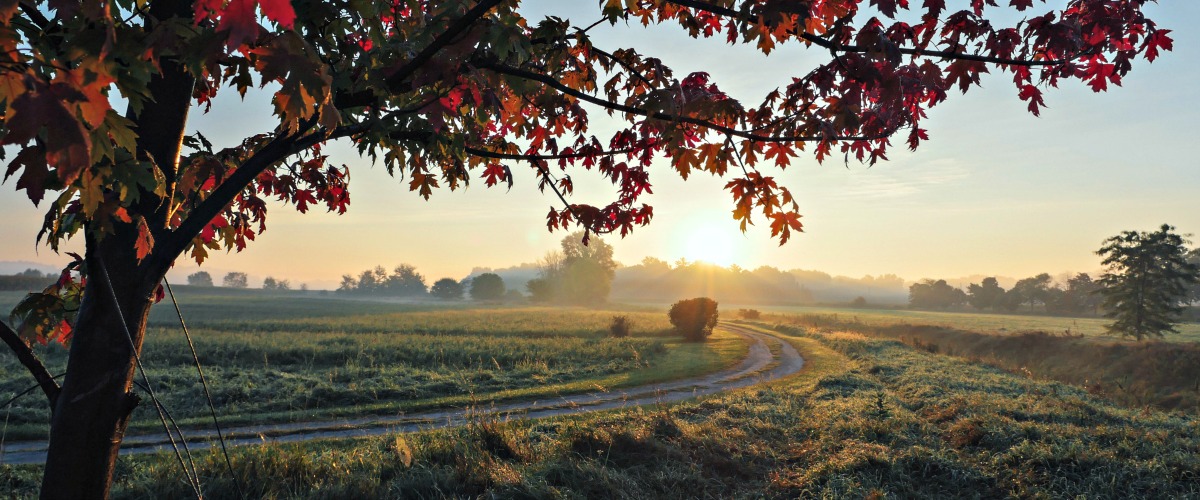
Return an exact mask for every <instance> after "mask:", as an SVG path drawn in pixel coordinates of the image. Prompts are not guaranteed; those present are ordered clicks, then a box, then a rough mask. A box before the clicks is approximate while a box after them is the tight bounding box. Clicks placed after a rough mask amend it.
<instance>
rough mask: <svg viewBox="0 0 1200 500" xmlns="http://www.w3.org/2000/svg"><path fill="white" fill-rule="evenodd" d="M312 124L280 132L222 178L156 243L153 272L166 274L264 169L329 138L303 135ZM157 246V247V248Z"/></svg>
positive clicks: (315, 133)
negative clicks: (197, 237) (177, 225)
mask: <svg viewBox="0 0 1200 500" xmlns="http://www.w3.org/2000/svg"><path fill="white" fill-rule="evenodd" d="M314 123H315V122H314V121H313V120H308V121H306V122H304V123H301V124H300V127H299V130H298V131H296V132H295V133H292V134H286V133H283V132H280V133H278V134H277V135H276V136H275V138H274V139H271V141H270V142H268V143H267V144H266V145H265V146H263V147H262V148H260V149H259V150H258V151H255V152H254V153H253V154H252V155H250V158H248V159H246V161H244V162H242V164H241V165H238V168H237V170H234V171H233V174H232V175H230V176H229V178H228V179H225V181H224V182H222V183H221V185H220V186H217V188H216V189H214V190H213V192H212V194H210V195H209V196H208V198H205V199H204V201H203V202H201V203H200V205H199V206H197V207H196V208H195V209H194V210H192V211H191V213H189V214H188V217H187V218H186V219H184V220H183V223H181V224H180V225H179V227H178V228H175V230H173V231H171V232H170V233H169V237H168V238H165V239H164V240H165V241H162V242H160V243H158V245H162V247H160V248H155V251H154V254H155V258H156V259H158V260H157V262H156V263H155V265H154V269H155V270H162V271H163V272H166V270H167V268H169V267H170V266H171V264H172V263H173V262H174V261H175V258H176V257H178V256H179V254H181V253H183V250H184V249H186V248H187V246H188V245H189V244H191V242H192V239H193V238H195V237H196V235H197V234H200V231H202V230H203V229H204V227H205V226H207V225H208V223H209V222H211V221H212V220H213V218H214V217H216V216H217V215H220V213H221V211H222V210H225V207H227V206H229V204H230V203H232V202H233V200H234V198H236V197H237V195H238V194H239V193H241V192H242V190H243V189H246V186H249V185H250V183H251V182H254V179H255V178H256V177H258V174H261V173H262V172H263V171H264V170H266V169H268V168H270V167H271V166H272V165H275V164H276V163H279V162H280V161H282V160H283V159H284V158H287V157H288V156H291V155H293V154H296V153H298V152H300V151H303V150H304V149H308V148H310V147H312V146H313V144H316V143H318V142H321V141H323V140H325V139H326V138H327V137H328V136H327V135H325V134H322V133H321V132H320V131H317V132H314V133H312V134H309V135H308V136H303V137H302V135H303V134H304V133H305V132H307V131H308V130H310V129H311V128H312V126H313V124H314ZM156 246H157V245H156Z"/></svg>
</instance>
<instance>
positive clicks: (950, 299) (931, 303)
mask: <svg viewBox="0 0 1200 500" xmlns="http://www.w3.org/2000/svg"><path fill="white" fill-rule="evenodd" d="M1099 289H1100V286H1099V285H1098V284H1097V283H1096V281H1094V280H1093V279H1092V277H1091V276H1090V275H1088V274H1087V273H1079V274H1076V275H1075V276H1072V277H1070V278H1068V279H1066V280H1065V282H1063V283H1054V280H1053V278H1051V277H1050V275H1049V274H1046V273H1042V274H1039V275H1037V276H1033V277H1030V278H1025V279H1022V280H1019V281H1017V283H1016V284H1015V285H1013V287H1012V288H1010V289H1007V290H1005V289H1004V287H1002V286H1000V283H999V281H998V280H997V279H996V278H995V277H988V278H984V279H983V280H982V282H980V283H971V284H969V285H967V289H966V290H965V291H964V290H962V289H960V288H956V287H954V286H952V285H950V284H949V283H947V282H946V280H932V279H926V280H922V281H920V282H919V283H914V284H912V285H911V286H909V287H908V305H909V307H911V308H913V309H932V310H948V309H963V308H967V307H970V308H972V309H975V310H977V311H993V312H1008V313H1014V312H1018V311H1028V312H1043V313H1046V314H1052V315H1061V316H1078V315H1094V314H1098V313H1099V310H1098V308H1099V305H1100V297H1099V296H1098V295H1097V293H1098V291H1099Z"/></svg>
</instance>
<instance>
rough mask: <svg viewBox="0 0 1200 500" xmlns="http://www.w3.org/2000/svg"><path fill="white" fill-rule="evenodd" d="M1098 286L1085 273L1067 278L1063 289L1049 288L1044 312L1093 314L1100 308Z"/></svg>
mask: <svg viewBox="0 0 1200 500" xmlns="http://www.w3.org/2000/svg"><path fill="white" fill-rule="evenodd" d="M1099 290H1100V286H1099V284H1098V283H1096V282H1095V281H1093V280H1092V277H1091V276H1090V275H1088V274H1087V273H1079V274H1076V275H1075V276H1072V277H1070V278H1067V282H1066V286H1065V287H1064V288H1057V287H1056V288H1051V289H1050V298H1049V299H1047V300H1046V311H1047V312H1050V313H1053V314H1084V313H1091V314H1094V313H1095V312H1096V309H1097V308H1098V307H1099V306H1100V297H1099V295H1098V292H1099Z"/></svg>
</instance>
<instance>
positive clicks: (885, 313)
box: [727, 306, 1200, 342]
mask: <svg viewBox="0 0 1200 500" xmlns="http://www.w3.org/2000/svg"><path fill="white" fill-rule="evenodd" d="M731 307H737V306H731ZM758 309H759V310H761V311H762V312H763V313H774V314H785V315H792V316H794V315H806V314H807V315H832V316H836V319H838V320H839V321H850V322H854V321H857V322H861V323H864V324H868V325H879V324H894V323H909V324H917V325H937V326H948V327H951V328H957V329H959V330H969V331H975V332H986V333H1017V332H1024V331H1044V332H1048V333H1051V334H1061V333H1066V332H1069V333H1071V334H1074V335H1079V334H1082V335H1084V336H1085V337H1088V338H1096V339H1098V340H1105V341H1113V340H1122V339H1121V337H1119V336H1113V335H1110V334H1108V333H1107V331H1106V330H1105V325H1107V324H1109V323H1110V322H1111V321H1110V320H1108V319H1105V318H1065V317H1057V316H1026V315H1021V314H992V313H974V312H935V311H916V310H908V309H849V308H838V307H808V306H791V307H784V306H768V307H759V308H758ZM727 310H728V313H727V314H732V313H733V311H734V310H735V309H733V308H727ZM1176 329H1177V330H1179V333H1178V334H1172V335H1168V336H1167V337H1165V338H1164V339H1163V340H1167V341H1171V342H1200V323H1181V324H1179V325H1178V327H1177V328H1176Z"/></svg>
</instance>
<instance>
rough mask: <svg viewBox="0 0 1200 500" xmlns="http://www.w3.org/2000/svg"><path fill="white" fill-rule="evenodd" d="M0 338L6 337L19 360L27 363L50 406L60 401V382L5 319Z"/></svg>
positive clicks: (1, 322) (0, 323)
mask: <svg viewBox="0 0 1200 500" xmlns="http://www.w3.org/2000/svg"><path fill="white" fill-rule="evenodd" d="M0 338H2V339H4V343H5V344H8V347H9V348H10V349H12V352H13V354H16V356H17V360H18V361H20V362H21V364H22V365H25V368H26V369H28V370H29V373H30V374H31V375H33V379H34V380H36V381H37V383H38V385H39V386H40V387H41V388H42V392H44V393H46V399H49V400H50V407H51V408H54V406H55V403H56V402H57V401H58V393H59V392H62V389H61V388H60V387H59V386H58V382H55V381H54V377H53V376H51V375H50V372H49V371H47V370H46V365H43V364H42V361H41V360H40V359H38V357H37V355H36V354H34V353H33V349H31V348H30V347H29V344H26V343H25V341H24V340H21V336H20V335H18V334H17V332H16V330H13V329H12V327H10V326H8V324H6V323H4V322H3V321H0Z"/></svg>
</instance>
